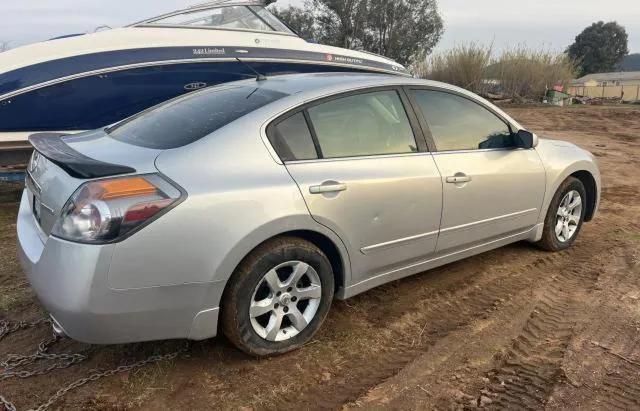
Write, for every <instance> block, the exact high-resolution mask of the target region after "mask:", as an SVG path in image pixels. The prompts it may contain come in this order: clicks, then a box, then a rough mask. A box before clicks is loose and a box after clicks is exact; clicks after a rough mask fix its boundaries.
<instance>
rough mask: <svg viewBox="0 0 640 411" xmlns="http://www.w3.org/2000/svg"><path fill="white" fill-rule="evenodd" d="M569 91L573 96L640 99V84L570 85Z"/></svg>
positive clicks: (627, 99) (625, 99)
mask: <svg viewBox="0 0 640 411" xmlns="http://www.w3.org/2000/svg"><path fill="white" fill-rule="evenodd" d="M568 93H569V94H570V95H572V96H584V97H590V98H607V99H608V98H619V99H621V100H624V101H640V85H638V86H594V87H569V90H568Z"/></svg>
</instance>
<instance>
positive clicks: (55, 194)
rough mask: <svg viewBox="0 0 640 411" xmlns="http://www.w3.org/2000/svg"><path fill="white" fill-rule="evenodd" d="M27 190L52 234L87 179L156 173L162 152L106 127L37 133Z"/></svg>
mask: <svg viewBox="0 0 640 411" xmlns="http://www.w3.org/2000/svg"><path fill="white" fill-rule="evenodd" d="M29 142H31V144H32V145H33V146H34V148H35V151H34V155H33V156H32V158H31V161H30V162H29V166H28V168H27V179H26V191H27V195H28V196H29V202H30V204H31V207H32V211H33V214H34V217H35V218H36V220H37V221H38V224H39V226H40V228H41V229H42V231H43V232H44V233H45V234H46V235H49V234H50V233H51V230H52V229H53V225H54V224H55V222H56V221H57V219H58V217H59V216H60V213H61V211H62V208H63V207H64V205H65V204H66V203H67V201H68V200H69V198H70V197H71V195H73V193H74V192H75V191H76V190H77V189H78V187H80V185H82V184H83V183H85V182H86V181H89V180H92V179H99V178H106V177H112V176H118V175H126V174H134V173H153V172H157V170H156V168H155V165H154V163H155V159H156V157H157V156H158V154H159V153H160V151H158V150H151V149H146V148H141V147H136V146H132V145H129V144H126V143H121V142H118V141H116V140H114V139H112V138H110V137H109V136H108V135H107V134H106V133H104V132H103V131H94V132H89V133H83V134H78V135H64V134H52V133H39V134H34V135H32V136H31V137H30V138H29Z"/></svg>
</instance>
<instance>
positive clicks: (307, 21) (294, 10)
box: [271, 6, 317, 40]
mask: <svg viewBox="0 0 640 411" xmlns="http://www.w3.org/2000/svg"><path fill="white" fill-rule="evenodd" d="M271 11H272V13H273V14H275V15H276V17H278V18H279V19H280V20H282V21H283V22H285V23H286V24H287V25H288V26H289V27H290V28H292V29H293V30H294V31H295V32H296V33H297V34H298V35H299V36H300V37H302V38H303V39H305V40H316V39H317V38H316V29H315V16H314V15H313V11H312V10H311V9H310V8H309V7H305V8H304V9H302V8H299V7H294V6H289V7H288V8H286V9H277V8H273V9H272V10H271Z"/></svg>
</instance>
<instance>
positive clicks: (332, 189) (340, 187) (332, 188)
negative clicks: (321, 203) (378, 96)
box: [309, 183, 347, 194]
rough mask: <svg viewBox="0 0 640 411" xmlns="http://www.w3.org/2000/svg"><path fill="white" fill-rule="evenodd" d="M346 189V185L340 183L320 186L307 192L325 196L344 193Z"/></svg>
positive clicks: (312, 187)
mask: <svg viewBox="0 0 640 411" xmlns="http://www.w3.org/2000/svg"><path fill="white" fill-rule="evenodd" d="M346 189H347V185H346V184H342V183H336V184H321V185H319V186H311V187H309V192H310V193H311V194H326V193H337V192H340V191H346Z"/></svg>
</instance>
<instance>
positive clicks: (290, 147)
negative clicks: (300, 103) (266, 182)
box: [268, 113, 318, 161]
mask: <svg viewBox="0 0 640 411" xmlns="http://www.w3.org/2000/svg"><path fill="white" fill-rule="evenodd" d="M268 135H269V141H270V142H271V145H272V146H273V148H274V149H275V150H276V152H277V153H278V156H280V159H281V160H282V161H296V160H315V159H317V158H318V154H317V152H316V148H315V146H314V144H313V138H312V137H311V132H310V131H309V127H308V126H307V121H306V120H305V118H304V114H303V113H298V114H296V115H294V116H292V117H289V118H288V119H286V120H284V121H281V122H280V123H278V124H276V125H274V126H272V127H271V128H270V129H269V132H268Z"/></svg>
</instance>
